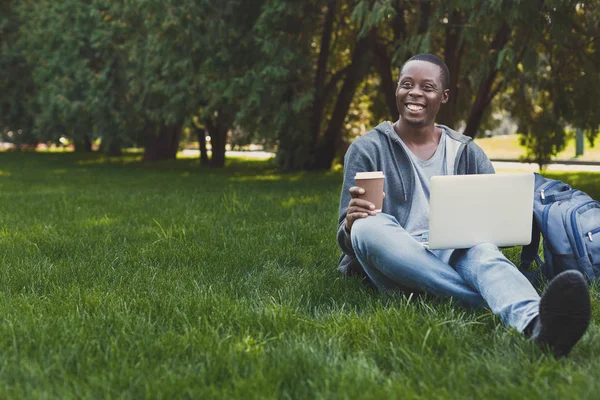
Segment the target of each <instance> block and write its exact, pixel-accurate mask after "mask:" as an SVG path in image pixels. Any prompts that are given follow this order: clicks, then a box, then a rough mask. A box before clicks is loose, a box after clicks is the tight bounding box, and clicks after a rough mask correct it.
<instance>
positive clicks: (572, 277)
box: [537, 271, 592, 358]
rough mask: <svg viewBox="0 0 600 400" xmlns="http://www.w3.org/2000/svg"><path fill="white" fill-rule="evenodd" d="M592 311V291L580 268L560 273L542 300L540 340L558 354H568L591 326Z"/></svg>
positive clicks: (559, 355) (557, 355) (563, 355)
mask: <svg viewBox="0 0 600 400" xmlns="http://www.w3.org/2000/svg"><path fill="white" fill-rule="evenodd" d="M591 314H592V306H591V302H590V293H589V289H588V285H587V283H586V281H585V278H584V277H583V275H582V274H581V273H580V272H578V271H565V272H562V273H560V274H558V275H557V276H556V277H555V278H554V279H553V280H552V281H551V282H550V284H549V285H548V287H547V288H546V291H545V292H544V294H543V296H542V299H541V300H540V322H541V332H540V335H539V336H538V338H537V341H538V342H540V344H542V345H548V346H550V348H551V349H552V351H553V352H554V355H555V356H556V357H557V358H561V357H566V356H567V355H568V354H569V353H570V352H571V349H573V346H575V344H576V343H577V342H578V341H579V339H581V337H582V336H583V335H584V333H585V331H586V330H587V328H588V326H589V324H590V319H591Z"/></svg>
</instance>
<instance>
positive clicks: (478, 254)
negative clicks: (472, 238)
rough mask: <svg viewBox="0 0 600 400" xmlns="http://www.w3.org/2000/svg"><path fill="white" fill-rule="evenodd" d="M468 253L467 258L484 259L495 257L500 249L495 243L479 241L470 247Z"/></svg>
mask: <svg viewBox="0 0 600 400" xmlns="http://www.w3.org/2000/svg"><path fill="white" fill-rule="evenodd" d="M468 253H469V258H472V259H475V260H481V261H484V260H486V259H488V258H495V257H497V256H498V255H499V253H501V251H500V249H499V248H498V246H496V245H495V244H491V243H481V244H477V245H475V246H473V247H471V248H470V249H469V250H468Z"/></svg>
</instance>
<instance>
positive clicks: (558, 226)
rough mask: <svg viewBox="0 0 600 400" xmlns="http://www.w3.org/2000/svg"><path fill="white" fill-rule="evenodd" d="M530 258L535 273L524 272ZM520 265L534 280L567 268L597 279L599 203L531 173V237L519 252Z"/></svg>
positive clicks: (599, 257)
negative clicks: (532, 186)
mask: <svg viewBox="0 0 600 400" xmlns="http://www.w3.org/2000/svg"><path fill="white" fill-rule="evenodd" d="M540 233H541V234H542V237H543V239H544V240H543V247H544V262H543V263H542V260H541V259H540V257H539V256H538V248H539V244H540ZM534 261H535V262H537V263H538V265H539V266H540V268H539V270H538V272H537V274H532V273H529V272H528V271H527V270H528V269H529V267H530V266H531V264H532V263H533V262H534ZM521 268H522V270H523V272H524V273H525V275H526V276H527V277H528V278H529V279H530V280H532V281H534V280H536V281H538V282H539V278H540V275H541V276H542V277H543V278H544V279H546V280H550V279H552V278H554V277H555V276H556V275H558V274H559V273H561V272H563V271H566V270H568V269H575V270H578V271H580V272H581V273H582V274H583V275H585V276H586V277H587V279H588V283H592V282H593V281H594V279H596V278H600V203H599V202H597V201H595V200H594V199H592V198H591V197H590V196H589V195H587V194H586V193H584V192H582V191H581V190H577V189H573V188H572V187H571V186H569V185H567V184H566V183H564V182H561V181H558V180H553V179H547V178H544V177H543V176H541V175H539V174H535V191H534V198H533V232H532V240H531V244H529V245H527V246H524V247H523V250H522V252H521Z"/></svg>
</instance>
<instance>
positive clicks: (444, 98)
mask: <svg viewBox="0 0 600 400" xmlns="http://www.w3.org/2000/svg"><path fill="white" fill-rule="evenodd" d="M449 98H450V89H444V92H443V93H442V104H446V103H447V102H448V99H449Z"/></svg>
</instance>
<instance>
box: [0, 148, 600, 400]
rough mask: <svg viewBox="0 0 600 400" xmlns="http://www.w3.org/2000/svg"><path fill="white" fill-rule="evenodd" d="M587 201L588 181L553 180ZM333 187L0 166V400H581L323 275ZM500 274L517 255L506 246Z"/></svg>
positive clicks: (176, 169) (228, 174)
mask: <svg viewBox="0 0 600 400" xmlns="http://www.w3.org/2000/svg"><path fill="white" fill-rule="evenodd" d="M554 176H559V177H560V178H561V179H564V180H567V181H569V182H571V183H572V184H574V185H576V186H577V187H578V188H580V189H583V190H586V191H588V192H589V193H590V194H592V195H593V196H595V197H596V198H600V174H591V173H587V174H584V173H581V174H571V175H556V174H555V175H554ZM340 187H341V174H340V173H292V174H281V173H278V172H277V171H276V170H274V169H273V168H272V166H270V165H269V164H268V163H267V162H264V161H262V162H257V161H253V162H251V161H240V160H238V161H233V162H230V165H229V167H228V168H227V169H225V170H220V171H219V170H211V169H201V168H199V167H198V165H197V161H196V160H180V161H177V162H166V163H158V164H155V165H151V166H147V165H142V164H140V163H139V162H137V161H135V160H133V159H128V160H127V161H126V162H119V161H116V160H106V159H104V158H102V157H101V156H95V155H94V156H81V155H78V154H74V153H64V154H53V153H46V154H21V155H19V154H13V153H0V200H1V201H0V245H1V248H2V257H1V260H2V268H1V270H0V314H1V316H2V322H1V323H0V398H136V399H137V398H147V397H149V398H204V399H210V398H243V399H252V398H266V399H275V398H336V399H338V398H374V399H381V398H402V399H416V398H425V399H446V398H476V399H481V398H503V399H505V398H515V399H522V398H527V399H548V398H560V399H567V398H570V399H582V398H597V397H598V393H599V392H600V383H599V382H600V358H599V357H598V354H600V329H599V328H598V325H597V322H598V321H599V320H600V314H599V312H600V311H599V310H600V309H599V307H598V306H599V305H600V301H599V300H600V299H599V294H598V292H597V291H596V290H593V291H592V296H593V305H594V314H593V319H594V321H593V323H592V325H591V327H590V330H589V331H588V333H587V334H586V336H585V337H584V338H583V340H582V342H581V343H580V344H579V345H578V346H577V347H576V348H575V349H574V351H573V352H572V354H571V356H570V357H569V358H568V359H566V360H561V361H557V360H555V359H553V358H552V357H550V356H547V355H545V354H544V353H542V352H541V351H540V350H539V349H538V348H537V347H536V346H534V345H532V344H530V343H528V342H527V341H526V340H524V339H523V338H522V337H521V335H519V334H518V333H516V332H515V331H511V330H507V329H506V328H504V327H503V326H502V324H501V322H500V320H499V319H498V318H496V317H494V316H493V315H491V314H490V313H489V312H486V311H472V310H466V309H462V308H459V307H457V306H455V305H453V304H451V303H449V302H447V301H436V300H434V299H417V298H407V297H404V296H403V295H400V294H397V293H379V292H376V291H373V290H371V289H369V288H367V287H365V286H364V285H363V284H362V283H361V282H359V281H358V280H356V279H348V278H343V277H341V276H340V275H339V274H338V273H337V271H336V264H337V257H338V255H339V251H338V249H337V246H336V243H335V231H336V227H337V207H338V198H339V190H340ZM508 253H509V255H510V257H512V258H513V259H514V258H515V257H516V256H517V252H516V250H509V251H508Z"/></svg>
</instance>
